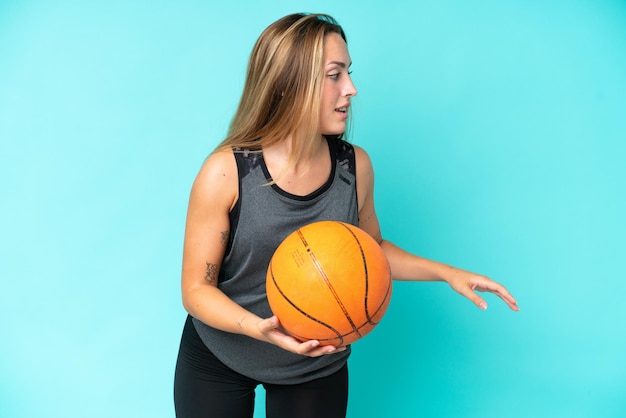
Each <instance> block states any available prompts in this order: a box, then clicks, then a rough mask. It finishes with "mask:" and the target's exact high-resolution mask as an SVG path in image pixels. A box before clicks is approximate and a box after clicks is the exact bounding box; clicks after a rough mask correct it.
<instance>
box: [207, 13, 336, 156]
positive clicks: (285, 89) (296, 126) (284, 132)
mask: <svg viewBox="0 0 626 418" xmlns="http://www.w3.org/2000/svg"><path fill="white" fill-rule="evenodd" d="M331 32H335V33H338V34H339V35H340V36H341V37H342V38H343V39H344V41H345V40H346V36H345V33H344V31H343V29H342V28H341V26H339V24H338V23H337V21H336V20H335V19H334V18H332V17H331V16H328V15H325V14H304V13H297V14H291V15H288V16H285V17H283V18H281V19H279V20H277V21H276V22H274V23H272V24H271V25H270V26H268V27H267V29H265V30H264V31H263V33H262V34H261V36H260V37H259V39H258V40H257V42H256V44H255V45H254V48H253V49H252V53H251V55H250V60H249V63H248V72H247V76H246V82H245V85H244V89H243V93H242V96H241V100H240V102H239V107H238V109H237V112H236V113H235V116H234V117H233V120H232V122H231V125H230V129H229V132H228V135H227V137H226V139H224V141H222V142H221V143H220V144H219V145H218V147H217V149H218V150H222V149H225V148H231V147H240V148H248V149H260V148H261V147H262V146H270V145H273V144H276V143H277V142H279V141H281V140H282V139H284V138H287V137H289V136H291V138H292V140H293V144H292V148H291V155H290V156H289V161H288V162H287V166H290V165H293V164H295V163H296V162H297V161H298V160H299V159H300V158H301V157H303V156H310V155H311V154H312V152H313V149H314V147H315V146H316V144H315V141H314V139H315V137H316V135H318V134H319V111H320V97H321V91H322V82H323V77H324V72H323V70H324V36H325V35H326V34H328V33H331Z"/></svg>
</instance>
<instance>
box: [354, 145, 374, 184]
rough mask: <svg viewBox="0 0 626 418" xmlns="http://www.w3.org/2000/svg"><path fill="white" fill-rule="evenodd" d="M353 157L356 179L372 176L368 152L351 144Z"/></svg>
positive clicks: (372, 169) (372, 170)
mask: <svg viewBox="0 0 626 418" xmlns="http://www.w3.org/2000/svg"><path fill="white" fill-rule="evenodd" d="M353 147H354V159H355V161H356V173H357V179H366V178H372V179H373V177H374V167H373V166H372V160H371V159H370V156H369V154H368V153H367V151H365V150H364V149H363V148H361V147H359V146H357V145H353Z"/></svg>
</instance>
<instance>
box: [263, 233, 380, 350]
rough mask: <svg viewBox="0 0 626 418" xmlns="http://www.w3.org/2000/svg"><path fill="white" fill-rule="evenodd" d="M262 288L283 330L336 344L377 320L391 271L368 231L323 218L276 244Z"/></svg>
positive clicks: (357, 336) (363, 332)
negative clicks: (264, 286)
mask: <svg viewBox="0 0 626 418" xmlns="http://www.w3.org/2000/svg"><path fill="white" fill-rule="evenodd" d="M266 289H267V298H268V301H269V304H270V307H271V309H272V312H273V313H274V314H275V315H276V316H277V317H278V319H279V320H280V323H281V325H282V327H283V328H284V330H285V331H286V332H287V333H289V334H290V335H292V336H293V337H295V338H297V339H299V340H302V341H306V340H319V341H320V344H321V345H334V346H337V347H340V346H344V345H347V344H350V343H352V342H354V341H356V340H358V339H360V338H362V337H364V336H365V335H366V334H368V333H369V332H370V331H371V330H372V329H373V328H374V327H375V326H376V325H377V324H378V323H379V322H380V320H381V319H382V317H383V315H384V314H385V311H386V310H387V306H388V305H389V299H390V297H391V272H390V269H389V263H388V262H387V258H386V257H385V254H384V252H383V250H382V248H380V246H379V245H378V243H377V242H376V241H375V240H374V239H373V238H372V237H371V236H370V235H369V234H368V233H367V232H365V231H363V230H361V229H359V228H357V227H355V226H353V225H349V224H346V223H343V222H336V221H322V222H315V223H312V224H309V225H306V226H304V227H302V228H299V229H298V230H296V231H294V232H293V233H291V234H290V235H289V236H287V238H285V239H284V240H283V242H282V243H281V244H280V245H279V246H278V248H277V249H276V251H275V253H274V255H273V257H272V259H271V261H270V265H269V267H268V270H267V280H266Z"/></svg>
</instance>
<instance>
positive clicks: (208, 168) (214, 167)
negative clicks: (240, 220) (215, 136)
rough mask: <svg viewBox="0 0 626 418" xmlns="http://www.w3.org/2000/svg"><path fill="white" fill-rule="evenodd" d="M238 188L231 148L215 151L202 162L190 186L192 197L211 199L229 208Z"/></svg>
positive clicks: (235, 166) (234, 199)
mask: <svg viewBox="0 0 626 418" xmlns="http://www.w3.org/2000/svg"><path fill="white" fill-rule="evenodd" d="M238 190H239V183H238V173H237V163H236V161H235V156H234V154H233V151H232V150H219V151H215V152H214V153H212V154H211V155H209V156H208V157H207V159H206V160H205V161H204V163H203V164H202V167H201V168H200V171H199V172H198V175H197V176H196V179H195V181H194V183H193V187H192V191H191V194H192V199H194V198H195V199H196V200H198V201H200V202H202V201H205V200H206V201H211V202H212V203H214V204H218V205H220V206H222V205H225V206H228V208H229V210H230V208H232V206H234V204H235V202H236V200H237V194H238Z"/></svg>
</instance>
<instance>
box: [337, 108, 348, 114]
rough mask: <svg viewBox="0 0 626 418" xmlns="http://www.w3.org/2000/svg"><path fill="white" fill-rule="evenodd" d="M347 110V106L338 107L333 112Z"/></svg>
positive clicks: (344, 111)
mask: <svg viewBox="0 0 626 418" xmlns="http://www.w3.org/2000/svg"><path fill="white" fill-rule="evenodd" d="M347 111H348V108H347V107H338V108H336V109H335V112H341V113H346V112H347Z"/></svg>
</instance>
